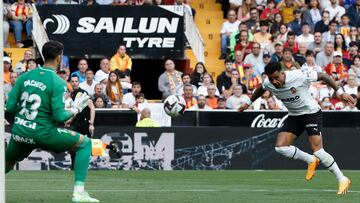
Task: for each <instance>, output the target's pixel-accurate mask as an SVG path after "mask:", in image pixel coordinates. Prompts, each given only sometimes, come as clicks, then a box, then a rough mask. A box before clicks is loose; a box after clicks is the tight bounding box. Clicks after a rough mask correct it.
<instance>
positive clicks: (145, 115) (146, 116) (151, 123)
mask: <svg viewBox="0 0 360 203" xmlns="http://www.w3.org/2000/svg"><path fill="white" fill-rule="evenodd" d="M136 127H146V128H149V127H160V123H159V122H157V121H156V120H154V119H152V118H151V111H150V109H148V108H144V109H143V110H142V111H141V116H140V120H139V121H138V122H137V123H136Z"/></svg>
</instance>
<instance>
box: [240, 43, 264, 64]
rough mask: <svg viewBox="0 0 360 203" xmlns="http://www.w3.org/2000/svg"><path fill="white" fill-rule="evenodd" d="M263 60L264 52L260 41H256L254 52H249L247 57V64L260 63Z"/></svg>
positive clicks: (245, 60)
mask: <svg viewBox="0 0 360 203" xmlns="http://www.w3.org/2000/svg"><path fill="white" fill-rule="evenodd" d="M261 61H262V53H261V47H260V43H257V42H254V44H253V47H252V53H251V54H248V55H247V56H246V57H245V59H244V63H245V64H258V63H260V62H261Z"/></svg>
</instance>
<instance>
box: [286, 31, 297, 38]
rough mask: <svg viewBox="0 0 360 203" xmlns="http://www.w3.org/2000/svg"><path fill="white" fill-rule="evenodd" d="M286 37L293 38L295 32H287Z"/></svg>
mask: <svg viewBox="0 0 360 203" xmlns="http://www.w3.org/2000/svg"><path fill="white" fill-rule="evenodd" d="M287 36H288V37H289V36H294V37H295V32H293V31H289V32H288V33H287Z"/></svg>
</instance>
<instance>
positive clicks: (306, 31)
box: [296, 22, 314, 47]
mask: <svg viewBox="0 0 360 203" xmlns="http://www.w3.org/2000/svg"><path fill="white" fill-rule="evenodd" d="M301 31H302V34H301V35H299V36H297V37H296V41H297V42H298V43H306V47H307V46H308V45H309V44H311V43H312V42H314V35H313V34H311V33H310V26H309V24H308V23H307V22H304V23H303V24H302V25H301Z"/></svg>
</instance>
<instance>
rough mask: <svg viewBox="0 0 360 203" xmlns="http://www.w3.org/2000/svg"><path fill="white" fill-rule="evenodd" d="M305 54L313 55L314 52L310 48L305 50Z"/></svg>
mask: <svg viewBox="0 0 360 203" xmlns="http://www.w3.org/2000/svg"><path fill="white" fill-rule="evenodd" d="M305 56H315V54H314V52H313V51H311V50H307V51H306V53H305Z"/></svg>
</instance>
